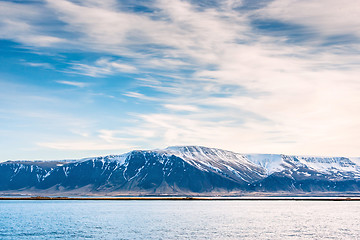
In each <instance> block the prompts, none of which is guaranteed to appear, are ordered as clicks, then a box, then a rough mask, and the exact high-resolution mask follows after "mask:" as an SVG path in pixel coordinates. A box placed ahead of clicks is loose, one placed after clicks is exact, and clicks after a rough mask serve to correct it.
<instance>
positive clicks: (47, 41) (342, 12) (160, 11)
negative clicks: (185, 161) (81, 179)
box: [0, 0, 360, 161]
mask: <svg viewBox="0 0 360 240" xmlns="http://www.w3.org/2000/svg"><path fill="white" fill-rule="evenodd" d="M359 16H360V7H359V4H357V3H356V1H350V0H345V1H335V0H326V1H325V0H319V1H310V0H272V1H271V0H268V1H267V0H259V1H249V0H242V1H235V0H229V1H195V0H193V1H180V0H173V1H165V0H159V1H117V0H102V1H98V0H85V1H79V0H31V1H15V0H13V1H10V0H9V1H5V0H1V1H0V53H1V54H0V62H1V64H0V89H1V94H0V136H1V137H0V146H1V151H0V161H5V160H8V159H63V158H80V157H87V156H97V155H105V154H118V153H124V152H127V151H129V150H133V149H153V148H164V147H166V146H171V145H203V146H209V147H217V148H223V149H227V150H233V151H236V152H242V153H284V154H306V155H342V156H360V143H359V140H358V139H359V137H360V108H359V106H360V80H359V76H360V68H359V65H360V54H359V50H360V40H359V38H360V17H359Z"/></svg>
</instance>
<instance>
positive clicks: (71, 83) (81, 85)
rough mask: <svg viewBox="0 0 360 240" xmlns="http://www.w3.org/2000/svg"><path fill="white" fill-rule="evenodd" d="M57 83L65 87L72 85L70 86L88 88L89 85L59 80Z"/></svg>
mask: <svg viewBox="0 0 360 240" xmlns="http://www.w3.org/2000/svg"><path fill="white" fill-rule="evenodd" d="M56 82H57V83H60V84H65V85H70V86H74V87H80V88H83V87H86V86H88V84H87V83H84V82H74V81H65V80H59V81H56Z"/></svg>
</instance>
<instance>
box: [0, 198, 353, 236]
mask: <svg viewBox="0 0 360 240" xmlns="http://www.w3.org/2000/svg"><path fill="white" fill-rule="evenodd" d="M359 236H360V202H350V201H346V202H327V201H319V202H308V201H92V200H86V201H56V200H54V201H53V200H51V201H49V200H48V201H40V200H37V201H32V200H27V201H20V200H17V201H0V239H257V240H259V239H359V238H360V237H359Z"/></svg>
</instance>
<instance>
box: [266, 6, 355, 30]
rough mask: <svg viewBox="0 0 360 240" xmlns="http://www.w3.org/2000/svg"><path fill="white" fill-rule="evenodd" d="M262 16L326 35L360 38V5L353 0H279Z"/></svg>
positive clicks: (267, 8) (268, 7)
mask: <svg viewBox="0 0 360 240" xmlns="http://www.w3.org/2000/svg"><path fill="white" fill-rule="evenodd" d="M259 13H260V14H261V15H262V16H264V17H268V18H273V19H278V20H280V21H284V22H291V23H295V24H300V25H304V26H307V27H309V28H310V29H311V30H313V32H315V33H319V34H325V35H342V34H349V35H356V36H357V37H360V21H359V16H360V5H359V3H358V2H357V1H352V0H344V1H337V0H318V1H312V0H275V1H272V2H271V3H270V4H269V5H268V6H267V7H266V8H264V9H261V10H259Z"/></svg>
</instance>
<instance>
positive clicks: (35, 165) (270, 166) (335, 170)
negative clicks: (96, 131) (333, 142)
mask: <svg viewBox="0 0 360 240" xmlns="http://www.w3.org/2000/svg"><path fill="white" fill-rule="evenodd" d="M359 163H360V159H359V158H351V159H350V158H345V157H310V156H288V155H277V154H239V153H234V152H231V151H225V150H221V149H215V148H206V147H199V146H179V147H168V148H166V149H163V150H149V151H132V152H129V153H126V154H123V155H109V156H105V157H96V158H85V159H81V160H71V161H8V162H4V163H1V164H0V191H2V192H3V193H4V192H9V191H12V192H19V191H28V192H46V193H59V192H66V193H77V194H95V193H105V194H191V193H214V192H216V193H221V194H226V193H229V192H232V193H234V192H239V193H241V192H253V191H255V192H258V191H262V192H274V191H285V192H286V191H292V192H294V191H296V192H314V191H316V192H327V191H332V192H333V191H338V192H339V191H355V192H360V165H359Z"/></svg>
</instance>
